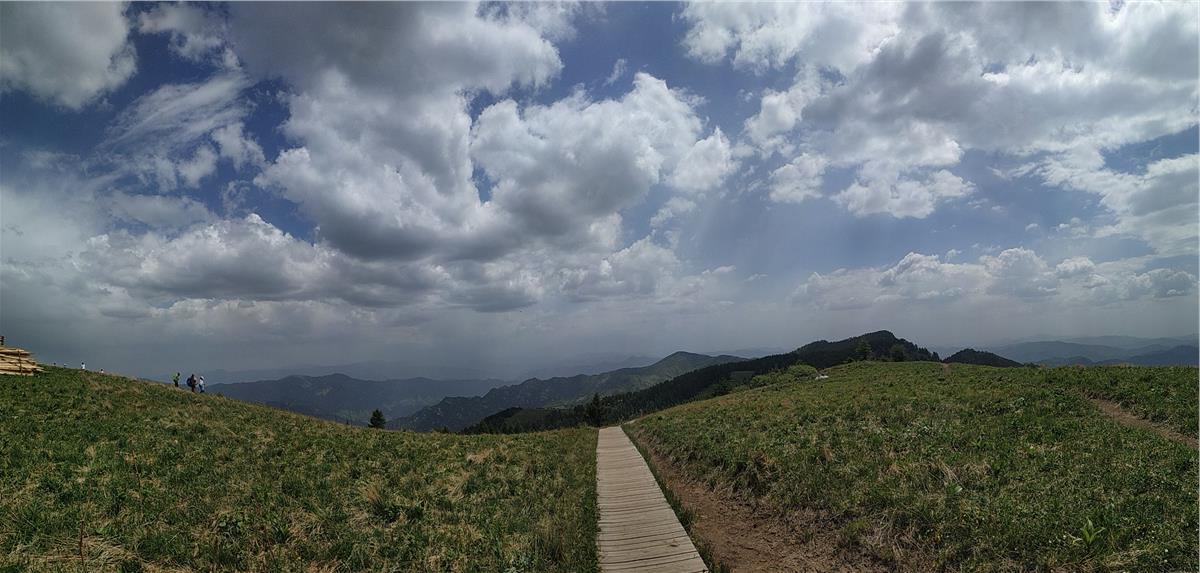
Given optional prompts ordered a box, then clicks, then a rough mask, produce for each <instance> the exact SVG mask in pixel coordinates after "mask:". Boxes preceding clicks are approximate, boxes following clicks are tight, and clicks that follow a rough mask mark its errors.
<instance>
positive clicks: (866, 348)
mask: <svg viewBox="0 0 1200 573" xmlns="http://www.w3.org/2000/svg"><path fill="white" fill-rule="evenodd" d="M854 355H855V357H857V358H858V359H859V360H870V359H871V345H870V344H867V340H866V339H865V338H860V339H858V346H857V347H856V348H855V349H854Z"/></svg>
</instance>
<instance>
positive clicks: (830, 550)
mask: <svg viewBox="0 0 1200 573" xmlns="http://www.w3.org/2000/svg"><path fill="white" fill-rule="evenodd" d="M645 451H646V452H648V453H649V456H650V461H651V463H652V464H653V465H654V468H655V470H656V471H657V472H658V475H659V477H660V478H661V479H662V480H663V481H664V482H665V485H666V486H667V488H668V489H670V490H671V493H673V494H674V496H675V498H676V499H677V500H679V502H680V503H681V504H682V505H683V507H684V509H686V510H687V511H688V512H689V513H690V514H691V518H692V519H691V523H690V525H689V527H688V529H689V533H691V536H692V538H693V540H696V541H698V542H699V543H700V544H702V545H703V546H704V548H705V549H706V550H707V553H708V554H709V555H710V556H711V558H712V561H713V565H714V567H718V566H720V567H724V568H726V570H728V571H732V572H734V573H757V572H785V571H786V572H816V571H821V572H861V571H894V570H896V569H897V568H899V569H904V570H907V569H909V567H908V566H905V565H897V564H896V563H893V564H891V565H890V566H889V565H888V564H885V563H883V562H882V561H881V560H880V559H878V558H875V557H872V556H871V555H868V554H866V553H865V552H863V551H861V550H860V549H857V548H854V547H849V546H848V544H847V543H846V541H845V538H844V536H843V534H842V533H841V528H840V527H833V526H831V524H830V523H827V522H823V521H822V520H821V519H819V518H817V517H816V516H815V515H806V514H805V513H804V512H796V513H795V514H794V515H792V516H789V517H788V518H786V519H785V518H780V517H777V516H772V515H767V514H764V513H762V512H758V511H755V509H754V508H753V507H752V506H751V505H749V504H747V503H745V502H743V501H741V500H738V499H735V498H733V497H732V496H729V495H725V494H722V493H718V492H714V491H712V490H709V489H708V488H707V487H705V486H704V484H700V483H696V482H695V481H692V480H690V479H688V478H686V477H685V476H683V475H682V474H681V473H680V472H679V471H678V470H677V469H676V468H675V467H674V466H673V465H672V464H671V463H670V462H669V461H668V460H667V459H665V458H663V457H662V456H659V455H658V454H656V453H655V452H654V451H653V449H652V448H648V447H647V448H646V449H645ZM897 557H902V556H897ZM901 560H902V561H907V560H906V559H901Z"/></svg>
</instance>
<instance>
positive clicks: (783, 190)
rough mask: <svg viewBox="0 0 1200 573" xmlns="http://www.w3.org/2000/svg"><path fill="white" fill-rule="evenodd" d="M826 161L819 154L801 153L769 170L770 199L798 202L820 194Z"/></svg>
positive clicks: (781, 201)
mask: <svg viewBox="0 0 1200 573" xmlns="http://www.w3.org/2000/svg"><path fill="white" fill-rule="evenodd" d="M826 165H828V161H826V159H825V158H824V157H822V156H820V155H807V154H802V155H800V156H798V157H796V158H795V159H793V160H792V162H791V163H788V164H787V165H784V166H782V167H780V168H778V169H776V170H775V171H773V172H771V195H770V197H771V200H772V201H776V202H780V203H799V202H801V201H804V200H805V199H810V198H813V197H819V196H820V195H821V183H822V181H823V177H824V174H825V167H826Z"/></svg>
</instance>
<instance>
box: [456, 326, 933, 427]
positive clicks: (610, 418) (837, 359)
mask: <svg viewBox="0 0 1200 573" xmlns="http://www.w3.org/2000/svg"><path fill="white" fill-rule="evenodd" d="M871 359H878V360H895V361H900V362H903V361H912V360H938V356H937V354H936V353H933V352H930V351H929V350H926V349H925V348H922V347H920V346H917V345H916V344H914V343H912V342H910V341H908V340H905V339H903V338H897V337H896V335H894V334H892V333H891V332H888V331H886V330H880V331H877V332H870V333H867V334H863V335H860V336H855V337H852V338H846V339H844V340H838V341H836V342H829V341H826V340H818V341H816V342H811V343H809V344H805V345H804V346H801V347H800V348H798V349H796V350H794V351H792V352H787V353H784V354H775V355H772V356H763V357H761V358H755V359H753V360H743V361H740V362H728V363H723V364H714V365H712V366H708V367H705V368H699V369H696V370H692V371H691V372H687V373H685V374H681V375H679V376H676V377H674V378H672V379H670V380H667V381H666V382H662V383H661V384H656V385H654V386H650V387H649V388H643V389H641V390H637V391H633V392H623V393H620V394H614V395H611V396H605V397H603V398H601V400H600V401H599V404H596V405H594V408H592V409H588V408H585V407H583V406H581V405H577V406H575V407H574V408H571V409H550V408H538V409H522V408H510V409H508V410H505V411H502V412H499V413H497V414H493V415H491V416H488V417H487V418H484V419H483V420H482V421H481V422H480V423H479V424H476V425H475V426H471V427H468V428H466V430H465V431H466V432H499V433H508V432H522V431H533V430H544V429H550V428H567V427H572V426H577V425H579V424H585V423H590V424H592V425H607V424H615V423H620V422H623V421H625V420H630V419H633V418H636V417H638V416H641V415H643V414H646V413H649V412H656V411H658V410H662V409H664V408H669V407H671V406H674V405H676V404H682V403H684V402H688V401H691V400H699V399H703V398H708V397H711V396H713V395H717V394H722V393H725V392H728V391H729V390H731V389H732V388H733V387H736V386H746V385H758V384H757V383H752V381H753V380H754V378H755V377H756V376H762V375H768V374H772V373H774V372H776V371H780V370H786V369H788V368H790V367H792V366H794V365H797V364H801V365H807V366H811V367H814V368H828V367H830V366H834V365H837V364H844V363H847V362H851V361H854V360H871Z"/></svg>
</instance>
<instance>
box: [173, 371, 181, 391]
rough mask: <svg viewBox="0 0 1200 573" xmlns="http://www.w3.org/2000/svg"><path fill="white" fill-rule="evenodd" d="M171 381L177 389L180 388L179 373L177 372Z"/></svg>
mask: <svg viewBox="0 0 1200 573" xmlns="http://www.w3.org/2000/svg"><path fill="white" fill-rule="evenodd" d="M171 381H172V382H174V383H175V387H176V388H178V387H179V373H178V372H176V373H175V375H174V376H172V377H171Z"/></svg>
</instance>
